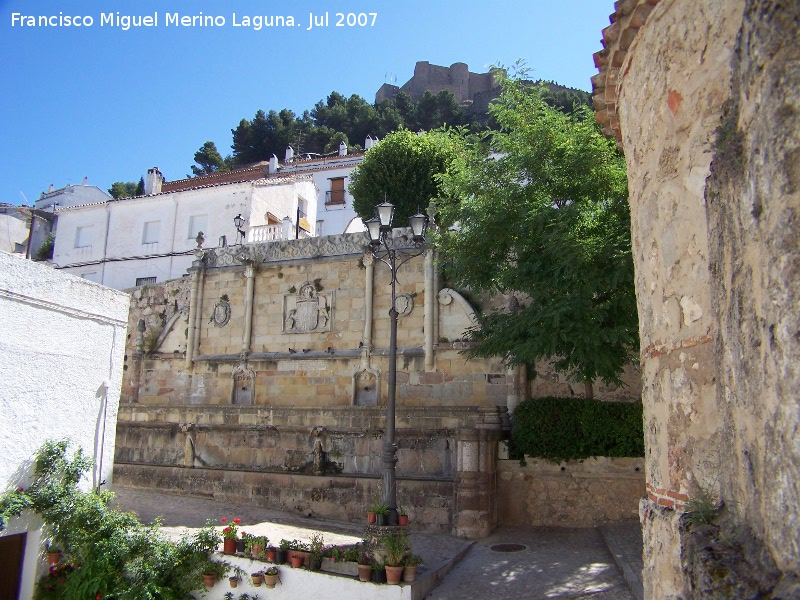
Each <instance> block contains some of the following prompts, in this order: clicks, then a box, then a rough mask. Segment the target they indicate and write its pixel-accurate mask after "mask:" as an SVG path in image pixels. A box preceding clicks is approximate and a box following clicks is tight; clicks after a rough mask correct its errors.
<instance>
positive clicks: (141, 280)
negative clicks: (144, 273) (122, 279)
mask: <svg viewBox="0 0 800 600" xmlns="http://www.w3.org/2000/svg"><path fill="white" fill-rule="evenodd" d="M155 282H156V278H155V277H137V278H136V285H137V286H140V285H150V284H151V283H155Z"/></svg>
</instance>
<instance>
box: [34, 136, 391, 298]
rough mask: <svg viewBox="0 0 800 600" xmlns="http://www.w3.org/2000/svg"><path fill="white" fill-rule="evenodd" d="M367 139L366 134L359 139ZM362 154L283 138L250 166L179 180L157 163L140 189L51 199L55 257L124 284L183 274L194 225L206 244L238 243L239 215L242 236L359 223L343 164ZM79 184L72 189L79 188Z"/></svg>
mask: <svg viewBox="0 0 800 600" xmlns="http://www.w3.org/2000/svg"><path fill="white" fill-rule="evenodd" d="M375 142H377V140H373V139H372V138H367V140H366V144H365V147H366V148H367V149H369V148H371V147H372V145H373V144H374V143H375ZM363 160H364V152H360V153H357V154H349V153H348V151H347V146H346V145H345V144H344V143H343V144H341V145H340V148H339V152H338V153H337V154H336V155H331V156H309V155H305V156H297V157H295V155H294V150H293V149H292V148H291V147H290V148H287V149H286V155H285V159H284V161H283V163H279V161H278V159H277V157H275V156H273V157H272V158H271V159H270V160H269V161H265V162H262V163H257V164H255V165H252V166H250V167H245V168H242V169H235V170H232V171H223V172H217V173H213V174H211V175H204V176H200V177H191V178H187V179H180V180H177V181H164V177H163V175H162V174H161V172H160V171H159V170H158V169H157V168H152V169H149V170H148V172H147V177H146V178H145V195H144V196H139V197H136V198H123V199H120V200H115V199H113V198H110V197H109V196H107V195H105V194H103V196H102V197H98V196H96V195H95V196H93V197H92V200H91V201H89V202H85V203H80V202H78V203H76V202H70V201H69V200H70V198H67V199H64V200H63V201H59V203H58V205H56V206H55V214H56V217H57V231H58V233H57V235H56V242H55V249H54V252H53V265H54V266H55V267H56V268H58V269H63V270H66V271H68V272H70V273H72V274H74V275H77V276H79V277H83V278H85V279H89V280H91V281H95V282H98V283H102V284H104V285H107V286H110V287H113V288H117V289H127V288H130V287H134V286H138V285H144V284H147V283H154V282H157V281H165V280H168V279H175V278H177V277H182V276H184V275H185V274H186V272H187V269H188V268H189V267H190V266H191V263H192V259H193V256H192V251H193V250H194V249H195V248H196V247H197V242H196V238H197V234H198V233H199V232H200V231H202V232H203V235H204V238H205V241H204V245H205V247H216V246H218V245H221V244H223V243H227V244H234V243H237V242H238V241H239V238H238V235H239V233H238V232H237V229H236V227H235V226H234V218H236V217H237V216H241V217H242V218H243V219H244V225H243V226H242V233H243V234H244V239H245V240H246V241H247V242H262V241H269V240H279V239H294V238H296V237H305V236H319V235H331V234H338V233H344V232H348V233H349V232H354V231H363V224H362V223H361V220H360V219H358V217H357V215H356V213H355V210H354V209H353V198H352V196H350V194H349V192H348V191H347V187H348V184H349V176H350V172H351V171H352V170H353V168H355V167H356V166H357V165H359V164H360V163H361V161H363ZM81 187H82V186H67V188H63V189H64V190H67V189H72V188H81ZM83 187H86V188H88V187H89V186H83ZM95 189H96V188H95ZM80 191H81V190H79V189H78V190H72V191H71V192H70V193H71V194H72V195H73V197H77V194H78V192H80ZM54 193H55V192H53V193H49V194H48V195H43V196H42V199H41V200H43V201H44V200H47V199H50V198H52V194H54ZM43 206H44V204H43ZM37 207H38V202H37ZM45 209H49V210H52V205H50V206H49V207H45ZM223 236H224V238H225V239H224V240H223Z"/></svg>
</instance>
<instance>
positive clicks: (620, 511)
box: [497, 457, 645, 527]
mask: <svg viewBox="0 0 800 600" xmlns="http://www.w3.org/2000/svg"><path fill="white" fill-rule="evenodd" d="M525 462H526V464H525V465H520V463H519V461H517V460H501V461H499V463H498V468H497V497H498V498H497V505H498V519H497V520H498V525H500V526H507V527H530V526H534V527H594V526H597V525H602V524H604V523H611V522H615V521H616V522H618V521H624V520H630V519H636V518H637V517H638V512H639V499H640V498H641V497H642V496H643V495H644V493H645V487H644V459H642V458H590V459H587V460H584V461H577V460H575V461H567V462H561V463H553V462H550V461H547V460H544V459H537V458H530V457H527V458H526V461H525Z"/></svg>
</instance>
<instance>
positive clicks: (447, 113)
mask: <svg viewBox="0 0 800 600" xmlns="http://www.w3.org/2000/svg"><path fill="white" fill-rule="evenodd" d="M545 87H546V93H545V96H544V98H545V101H546V102H548V103H550V104H552V105H553V106H558V107H559V108H561V109H562V110H563V111H565V112H571V111H572V110H573V108H574V105H575V104H578V105H588V104H589V103H590V102H591V97H590V96H589V94H588V93H586V92H583V91H581V90H575V89H572V88H565V87H563V86H560V85H558V84H556V83H553V82H545ZM442 126H449V127H457V126H464V127H467V128H468V129H469V130H470V131H472V132H478V131H483V130H485V129H486V128H487V127H488V128H495V127H496V124H495V123H494V122H493V121H492V120H491V119H490V118H489V115H488V114H476V113H474V112H472V111H470V110H469V108H467V107H463V106H460V105H459V103H458V102H457V101H456V99H455V97H454V96H453V94H452V92H450V91H447V90H443V91H440V92H437V93H435V94H434V93H431V92H425V94H423V96H422V97H421V98H419V99H418V100H414V99H413V98H412V97H411V96H409V95H408V94H406V93H405V92H399V93H398V94H397V95H396V96H395V97H394V98H392V99H388V98H387V99H384V100H382V101H381V102H379V103H376V104H370V103H369V102H367V101H366V100H364V98H362V97H361V96H358V95H356V94H353V95H351V96H350V97H347V96H345V95H344V94H341V93H339V92H336V91H334V92H331V93H330V94H329V95H328V97H327V98H326V99H325V100H320V101H319V102H317V103H316V104H315V105H314V107H313V108H312V109H311V110H306V111H303V113H302V114H300V115H297V114H295V113H294V112H293V111H291V110H289V109H287V108H284V109H282V110H280V111H276V110H269V111H264V110H259V111H257V112H256V114H255V116H254V117H253V118H252V119H241V120H240V121H239V124H238V125H237V126H236V128H235V129H232V130H231V134H232V136H233V144H232V145H231V148H232V150H233V153H232V155H230V156H228V157H225V158H224V159H223V158H222V156H220V155H219V152H217V151H216V147H215V146H214V144H213V142H206V143H205V144H204V145H203V147H202V148H201V149H200V150H199V151H198V152H197V153H195V162H196V163H197V165H192V173H193V175H207V174H209V173H210V172H214V171H216V170H222V168H223V167H222V166H221V165H222V164H224V165H225V167H227V168H235V167H242V166H245V165H249V164H253V163H256V162H260V161H267V160H269V159H270V157H271V156H272V155H273V154H274V155H276V156H277V157H278V158H280V159H283V156H284V153H285V151H286V147H287V146H292V147H293V148H294V150H295V152H296V153H297V154H300V155H305V154H312V155H314V154H329V153H331V152H336V151H338V149H339V142H340V141H342V140H343V139H346V140H348V147H349V149H350V150H358V149H360V148H361V144H363V143H364V140H366V138H367V136H368V135H370V136H372V137H373V138H380V139H383V138H384V137H385V136H386V135H388V134H389V133H391V132H393V131H397V130H399V129H401V128H404V129H408V130H410V131H419V130H425V131H430V130H433V129H436V128H439V127H442ZM220 161H221V162H220Z"/></svg>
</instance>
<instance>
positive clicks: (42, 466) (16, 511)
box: [0, 440, 229, 600]
mask: <svg viewBox="0 0 800 600" xmlns="http://www.w3.org/2000/svg"><path fill="white" fill-rule="evenodd" d="M68 445H69V444H68V442H67V441H66V440H62V441H58V442H54V441H48V442H46V443H45V444H44V445H43V446H42V448H41V449H40V450H39V452H38V453H37V455H36V466H35V472H34V478H33V481H32V483H31V485H30V486H29V487H28V488H27V489H22V488H17V489H12V490H9V491H7V492H4V493H3V494H0V521H2V522H3V523H6V522H7V521H8V520H10V519H13V518H15V517H17V516H19V515H21V514H22V513H23V512H26V511H32V512H34V513H36V514H37V515H39V517H41V519H42V521H43V523H44V529H45V533H46V534H47V537H49V538H50V539H51V541H52V542H53V543H54V544H55V545H58V547H60V548H62V549H63V551H64V555H65V560H64V563H63V567H62V566H60V567H59V568H58V569H57V570H55V571H53V572H48V573H46V574H45V575H44V576H43V577H42V578H41V579H40V580H39V582H38V583H37V586H36V592H35V594H34V598H35V599H36V600H49V599H51V598H58V599H60V600H87V599H96V598H100V599H103V600H110V599H112V598H113V599H116V600H156V599H158V600H183V599H185V598H187V596H188V594H189V592H191V591H193V590H198V589H201V588H202V587H203V584H202V576H201V575H202V573H204V572H210V571H213V572H215V573H217V574H218V576H222V575H224V574H225V572H226V571H227V570H228V568H229V566H228V565H227V563H222V562H216V561H214V560H213V558H212V554H213V552H214V551H215V549H216V547H217V545H218V544H219V542H220V540H221V538H220V535H219V534H218V533H217V532H216V531H215V529H214V527H213V525H212V524H208V525H206V527H204V528H202V529H201V530H199V531H198V532H197V533H195V534H194V535H186V536H185V537H183V538H182V539H181V540H180V541H178V542H172V541H170V540H168V539H167V538H166V536H164V535H163V534H162V533H161V532H160V531H159V525H158V523H157V522H156V523H154V524H152V525H144V524H142V523H141V522H139V520H138V519H137V518H136V516H135V515H133V514H132V513H127V512H122V511H119V510H116V509H114V508H112V507H111V506H110V504H111V501H112V500H113V498H114V495H113V494H112V493H111V492H108V491H105V492H100V493H97V492H95V491H93V490H92V491H83V490H82V489H81V488H80V487H79V483H80V481H81V479H83V477H84V475H85V473H86V471H87V470H88V469H90V468H91V465H92V462H91V460H89V459H88V458H87V457H86V456H85V455H84V454H83V452H82V451H81V450H80V449H78V450H77V451H76V452H75V453H74V454H73V455H72V456H71V457H70V456H69V455H68V454H67V447H68Z"/></svg>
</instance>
